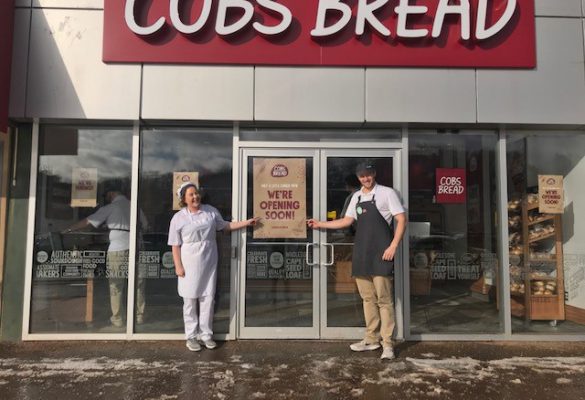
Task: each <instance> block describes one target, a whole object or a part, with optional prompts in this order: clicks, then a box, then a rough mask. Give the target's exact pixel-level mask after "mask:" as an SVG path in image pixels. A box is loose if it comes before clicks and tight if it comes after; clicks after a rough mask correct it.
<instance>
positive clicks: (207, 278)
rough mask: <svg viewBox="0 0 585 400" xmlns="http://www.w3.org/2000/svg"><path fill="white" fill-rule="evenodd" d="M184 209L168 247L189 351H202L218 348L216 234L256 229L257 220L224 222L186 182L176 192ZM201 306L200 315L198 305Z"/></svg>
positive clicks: (177, 217) (173, 226) (176, 218)
mask: <svg viewBox="0 0 585 400" xmlns="http://www.w3.org/2000/svg"><path fill="white" fill-rule="evenodd" d="M177 196H178V197H179V200H180V204H181V207H183V208H182V209H181V210H180V211H178V212H177V213H176V214H175V215H174V216H173V219H172V220H171V225H170V228H169V241H168V244H169V246H172V248H173V261H174V263H175V272H176V274H177V276H178V290H179V296H181V297H182V298H183V320H184V322H185V336H186V338H187V348H188V349H189V350H191V351H199V350H201V344H203V345H204V346H205V347H206V348H208V349H214V348H215V347H216V346H217V345H216V343H215V342H214V341H213V339H212V336H213V330H212V323H213V305H214V297H215V286H216V281H217V243H216V240H215V232H216V231H224V232H229V231H232V230H236V229H241V228H244V227H247V226H252V225H255V224H256V222H257V221H258V218H251V219H248V220H246V221H240V222H228V221H224V220H223V218H222V217H221V215H220V213H219V211H217V209H216V208H215V207H212V206H210V205H207V204H201V194H200V192H199V188H198V187H197V185H195V184H194V183H192V182H185V183H184V184H182V185H181V187H180V188H179V190H177ZM198 304H199V313H197V305H198Z"/></svg>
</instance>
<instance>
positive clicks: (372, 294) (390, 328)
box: [355, 276, 395, 347]
mask: <svg viewBox="0 0 585 400" xmlns="http://www.w3.org/2000/svg"><path fill="white" fill-rule="evenodd" d="M355 281H356V283H357V287H358V290H359V292H360V296H361V298H362V300H363V304H364V316H365V319H366V337H365V340H366V342H367V343H375V342H378V341H380V339H381V340H382V346H384V347H387V346H392V333H393V332H394V325H395V321H394V294H393V290H392V289H393V288H392V279H391V278H390V277H389V276H356V278H355Z"/></svg>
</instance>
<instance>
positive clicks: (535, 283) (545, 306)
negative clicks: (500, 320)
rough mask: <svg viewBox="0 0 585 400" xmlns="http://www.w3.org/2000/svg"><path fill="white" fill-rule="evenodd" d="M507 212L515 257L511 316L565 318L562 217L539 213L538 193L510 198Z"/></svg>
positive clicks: (511, 273) (512, 267)
mask: <svg viewBox="0 0 585 400" xmlns="http://www.w3.org/2000/svg"><path fill="white" fill-rule="evenodd" d="M508 211H509V212H510V215H509V221H508V229H509V232H510V236H509V239H510V255H514V256H516V259H515V261H514V265H513V266H512V265H511V267H510V278H511V284H510V297H511V305H512V315H514V316H517V317H523V318H525V319H526V320H527V321H531V320H550V321H553V322H556V321H558V320H564V319H565V303H564V300H565V290H564V278H563V248H562V227H561V216H560V215H559V214H541V213H539V212H538V198H537V195H536V194H525V195H524V197H523V198H522V199H515V200H511V201H509V202H508ZM544 292H546V293H544Z"/></svg>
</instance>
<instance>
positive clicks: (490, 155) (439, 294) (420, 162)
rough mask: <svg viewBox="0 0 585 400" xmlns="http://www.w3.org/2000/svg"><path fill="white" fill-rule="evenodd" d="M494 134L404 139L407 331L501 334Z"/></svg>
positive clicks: (420, 135) (433, 134) (425, 135)
mask: <svg viewBox="0 0 585 400" xmlns="http://www.w3.org/2000/svg"><path fill="white" fill-rule="evenodd" d="M496 144H497V135H496V134H495V133H480V132H459V131H455V132H428V133H427V132H420V133H416V132H413V133H412V134H411V135H410V137H409V202H410V204H409V232H410V237H409V238H410V260H409V263H408V264H409V265H408V266H409V268H408V270H409V274H410V304H411V315H410V327H411V328H410V329H411V333H412V334H422V333H451V334H460V333H461V334H465V333H469V334H471V333H473V334H487V333H501V332H502V331H503V324H501V318H500V313H499V311H498V305H497V286H498V280H497V259H498V254H497V229H496V226H495V223H494V221H495V220H496V216H497V198H496V196H497V180H496V164H495V154H496V153H495V150H496Z"/></svg>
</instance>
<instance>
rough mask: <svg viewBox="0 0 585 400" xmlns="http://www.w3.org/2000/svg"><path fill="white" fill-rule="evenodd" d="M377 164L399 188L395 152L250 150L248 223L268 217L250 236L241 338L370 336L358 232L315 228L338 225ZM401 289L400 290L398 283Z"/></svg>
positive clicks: (245, 189)
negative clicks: (366, 170)
mask: <svg viewBox="0 0 585 400" xmlns="http://www.w3.org/2000/svg"><path fill="white" fill-rule="evenodd" d="M366 160H367V161H369V162H372V163H374V165H375V166H376V169H377V178H378V182H379V183H380V184H383V185H387V186H393V187H395V188H396V189H398V190H400V188H397V187H396V184H397V183H398V182H399V175H398V172H399V165H400V164H399V159H398V157H397V152H395V151H393V150H337V149H331V150H328V149H302V150H301V149H299V150H283V149H269V150H268V149H266V150H265V149H261V150H260V149H258V150H256V149H245V150H244V151H243V157H242V180H241V184H242V186H241V193H244V195H243V196H242V211H243V212H242V215H241V218H248V217H251V216H257V217H260V218H262V219H261V221H260V223H259V226H257V227H256V228H254V229H253V230H247V232H246V233H245V234H243V235H245V236H244V237H243V246H242V253H241V254H240V258H241V260H242V262H241V263H240V265H241V266H242V267H241V270H240V301H239V329H240V332H239V337H241V338H307V339H308V338H332V339H333V338H337V339H342V338H345V339H357V338H361V337H362V336H363V331H364V317H363V308H362V301H361V298H360V296H359V293H358V291H357V287H356V284H355V280H354V279H353V278H352V276H351V269H352V263H351V259H352V251H353V238H354V233H355V229H354V227H349V228H347V229H340V230H315V231H313V230H312V229H308V228H307V226H306V220H307V219H309V218H316V219H320V220H327V219H336V218H340V217H342V216H343V215H344V214H345V209H346V208H347V204H348V203H349V198H350V197H351V195H352V194H353V192H354V191H355V190H358V189H359V187H360V185H359V181H358V180H357V178H356V176H355V173H354V171H355V168H356V166H357V164H358V163H360V162H363V161H366ZM395 286H396V285H395Z"/></svg>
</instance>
